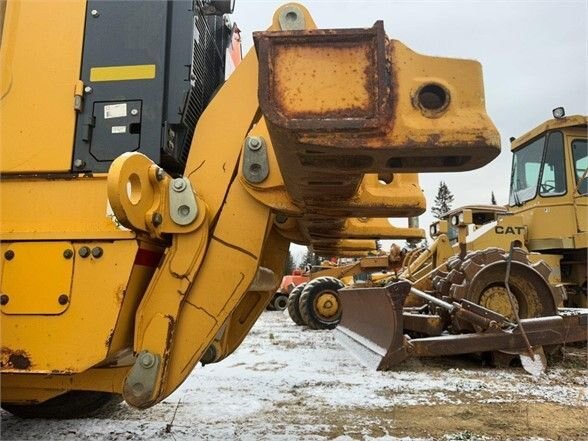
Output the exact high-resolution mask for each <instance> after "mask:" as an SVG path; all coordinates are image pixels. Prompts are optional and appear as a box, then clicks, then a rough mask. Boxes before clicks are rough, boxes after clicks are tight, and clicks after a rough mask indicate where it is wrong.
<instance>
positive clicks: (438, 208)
mask: <svg viewBox="0 0 588 441" xmlns="http://www.w3.org/2000/svg"><path fill="white" fill-rule="evenodd" d="M452 203H453V194H452V193H451V191H449V188H448V187H447V184H445V182H443V181H441V182H440V183H439V189H438V190H437V196H435V203H434V205H433V208H431V212H432V213H433V215H434V216H435V217H436V218H437V219H441V217H443V215H444V214H445V213H447V212H448V211H449V210H451V204H452Z"/></svg>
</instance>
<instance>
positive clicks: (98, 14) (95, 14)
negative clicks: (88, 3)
mask: <svg viewBox="0 0 588 441" xmlns="http://www.w3.org/2000/svg"><path fill="white" fill-rule="evenodd" d="M90 14H92V17H99V16H100V12H98V11H97V10H96V9H92V11H91V12H90Z"/></svg>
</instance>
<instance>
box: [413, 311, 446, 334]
mask: <svg viewBox="0 0 588 441" xmlns="http://www.w3.org/2000/svg"><path fill="white" fill-rule="evenodd" d="M403 320H404V329H405V330H406V331H412V332H418V333H419V334H424V335H441V333H442V332H443V329H444V328H445V320H443V318H442V317H441V316H440V315H436V314H432V315H425V314H413V313H410V312H405V313H403Z"/></svg>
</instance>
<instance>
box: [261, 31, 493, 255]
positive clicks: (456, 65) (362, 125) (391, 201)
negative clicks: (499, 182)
mask: <svg viewBox="0 0 588 441" xmlns="http://www.w3.org/2000/svg"><path fill="white" fill-rule="evenodd" d="M254 40H255V46H256V50H257V54H258V60H259V61H260V64H259V87H258V96H259V102H260V107H261V111H262V113H263V123H264V124H266V125H267V131H268V135H269V136H268V138H269V141H270V142H271V145H272V147H273V152H274V153H275V157H276V160H277V162H278V164H279V169H280V173H281V176H282V178H283V181H284V184H285V187H286V189H287V193H288V195H289V196H290V198H291V199H292V202H293V204H294V205H296V206H298V207H300V208H301V212H302V216H301V217H299V218H297V223H298V225H299V229H300V231H301V232H302V235H303V236H304V238H305V239H306V241H308V242H310V244H311V245H312V246H313V248H314V249H315V251H318V252H320V253H321V254H327V253H332V254H331V255H337V254H338V252H345V251H348V250H343V249H340V248H339V247H338V243H337V241H338V240H339V239H344V238H357V239H359V238H366V236H369V235H370V234H371V233H374V234H375V233H376V230H372V231H371V232H368V231H367V229H366V232H364V233H359V232H358V231H356V229H354V228H350V224H349V223H348V222H343V221H342V219H343V218H353V217H366V218H377V217H382V218H386V217H412V216H418V215H420V214H422V212H423V211H424V209H425V202H424V199H423V198H422V192H421V190H420V187H419V184H418V178H417V177H416V175H411V174H410V173H411V172H422V171H456V170H470V169H473V168H477V167H480V166H482V165H484V164H486V163H488V162H489V161H490V160H492V159H493V158H494V157H496V156H497V155H498V153H499V151H500V148H499V146H500V139H499V136H498V133H497V131H496V129H495V127H494V125H493V124H492V122H491V121H490V119H489V118H488V117H487V116H486V114H485V109H484V100H483V89H482V81H481V69H480V66H479V64H478V63H476V62H472V61H467V60H450V59H444V58H437V57H426V56H422V55H420V54H416V53H414V52H412V51H410V49H408V48H407V47H406V46H404V45H402V44H401V43H399V42H397V41H394V40H389V39H388V38H387V37H386V35H385V32H384V27H383V24H382V22H377V23H376V24H375V25H374V26H373V27H372V28H370V29H347V30H339V29H334V30H316V29H307V30H298V31H279V32H275V31H268V32H258V33H255V34H254ZM457 91H459V93H457ZM396 171H398V172H402V174H396V175H394V176H392V173H393V172H396ZM319 215H320V216H319ZM390 230H391V231H389V232H388V233H385V232H383V231H377V233H378V234H379V235H380V236H382V237H384V236H386V237H390V236H393V235H394V234H395V232H394V231H393V229H392V228H391V229H390ZM412 233H414V232H412ZM406 234H410V233H404V234H401V233H398V235H402V236H406ZM403 238H404V237H403ZM325 239H329V241H330V242H331V245H330V246H325V244H324V240H325ZM319 240H321V241H323V242H322V243H318V241H319Z"/></svg>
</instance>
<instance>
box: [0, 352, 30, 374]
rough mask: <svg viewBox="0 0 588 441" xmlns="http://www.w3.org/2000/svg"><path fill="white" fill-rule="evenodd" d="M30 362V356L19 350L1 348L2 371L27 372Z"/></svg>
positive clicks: (0, 363)
mask: <svg viewBox="0 0 588 441" xmlns="http://www.w3.org/2000/svg"><path fill="white" fill-rule="evenodd" d="M31 365H32V362H31V358H30V355H29V354H28V353H27V352H26V351H23V350H20V349H10V348H8V347H6V346H2V354H1V358H0V368H1V369H2V370H3V371H4V370H13V369H18V370H29V369H30V368H31Z"/></svg>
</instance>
